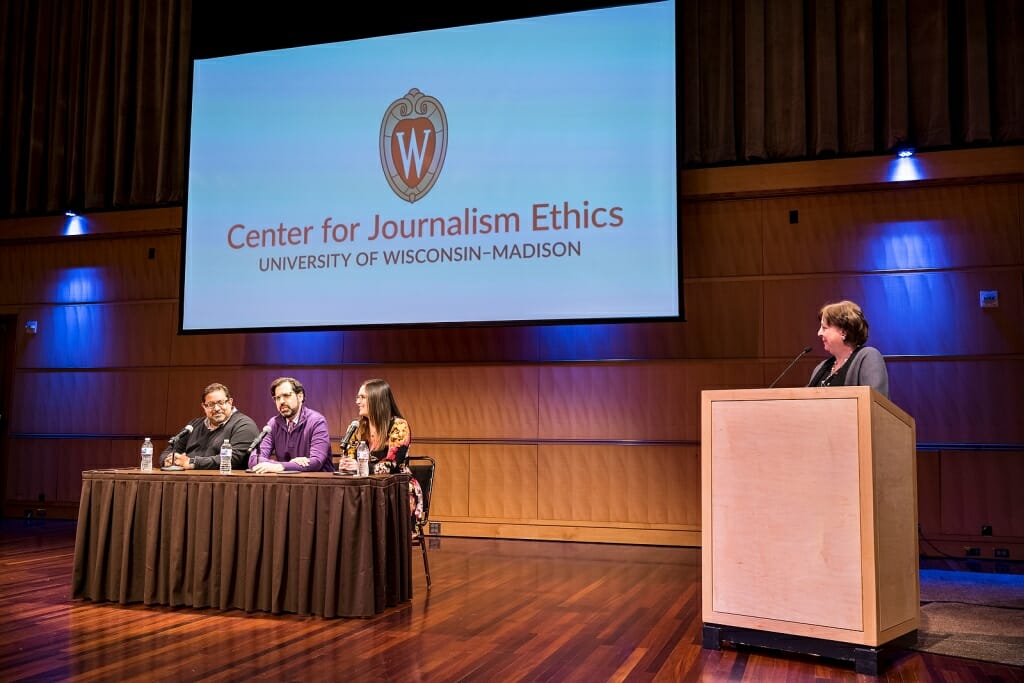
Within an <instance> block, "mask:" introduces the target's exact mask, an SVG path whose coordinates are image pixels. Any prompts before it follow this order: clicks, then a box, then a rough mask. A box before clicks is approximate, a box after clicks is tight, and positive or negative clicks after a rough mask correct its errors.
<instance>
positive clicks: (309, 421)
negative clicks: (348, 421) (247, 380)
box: [249, 377, 334, 473]
mask: <svg viewBox="0 0 1024 683" xmlns="http://www.w3.org/2000/svg"><path fill="white" fill-rule="evenodd" d="M270 395H271V396H272V397H273V399H274V404H275V405H276V406H277V415H275V416H274V417H272V418H271V419H270V422H268V423H267V426H269V427H270V431H269V432H268V433H267V434H266V435H265V436H264V437H263V440H262V441H260V444H259V446H258V448H257V449H256V450H255V451H253V452H252V455H250V456H249V468H250V469H251V470H252V471H253V472H259V473H268V472H321V471H322V472H333V471H334V463H333V462H332V461H331V435H330V433H329V432H328V430H327V418H325V417H324V416H323V415H321V414H320V413H318V412H317V411H315V410H313V409H312V408H310V407H308V406H307V405H306V390H305V388H304V387H303V386H302V383H301V382H299V380H297V379H294V378H292V377H278V378H277V379H275V380H274V381H273V383H272V384H271V385H270Z"/></svg>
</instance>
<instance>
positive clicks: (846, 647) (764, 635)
mask: <svg viewBox="0 0 1024 683" xmlns="http://www.w3.org/2000/svg"><path fill="white" fill-rule="evenodd" d="M723 642H724V643H731V644H733V645H750V646H753V647H763V648H768V649H772V650H782V651H783V652H795V653H798V654H806V655H815V656H818V657H827V658H829V659H838V660H842V661H848V662H853V664H854V668H855V669H856V671H857V673H859V674H865V675H868V676H877V675H878V674H879V672H880V671H882V670H883V669H885V667H886V665H887V664H888V663H889V662H890V661H891V660H892V658H893V657H894V655H896V654H897V653H898V652H899V651H901V650H905V649H907V648H908V647H910V646H912V645H913V644H914V643H915V642H917V631H916V630H915V631H911V632H910V633H906V634H904V635H902V636H899V637H897V638H894V639H893V640H890V641H889V642H887V643H884V644H882V645H879V646H877V647H872V646H870V645H860V644H857V643H844V642H841V641H838V640H823V639H821V638H809V637H807V636H794V635H791V634H788V633H775V632H773V631H759V630H757V629H751V628H740V627H737V626H722V625H719V624H704V634H703V639H702V642H701V645H702V646H703V647H704V648H705V649H707V650H721V649H722V643H723Z"/></svg>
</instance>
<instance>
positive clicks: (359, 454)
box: [356, 441, 370, 477]
mask: <svg viewBox="0 0 1024 683" xmlns="http://www.w3.org/2000/svg"><path fill="white" fill-rule="evenodd" d="M356 465H358V470H357V474H358V475H359V476H360V477H368V476H370V447H369V446H367V445H366V442H365V441H360V442H359V446H358V447H357V448H356Z"/></svg>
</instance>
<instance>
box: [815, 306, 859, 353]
mask: <svg viewBox="0 0 1024 683" xmlns="http://www.w3.org/2000/svg"><path fill="white" fill-rule="evenodd" d="M818 317H819V320H821V321H822V322H825V323H827V324H828V325H830V326H832V327H837V328H839V329H840V330H842V331H843V332H844V335H843V339H845V340H846V342H847V343H848V344H852V345H853V346H860V345H861V344H863V343H864V342H866V341H867V340H868V321H867V318H865V317H864V311H862V310H861V308H860V306H858V305H857V304H855V303H854V302H852V301H845V300H844V301H837V302H836V303H834V304H825V305H824V306H822V307H821V310H820V311H818Z"/></svg>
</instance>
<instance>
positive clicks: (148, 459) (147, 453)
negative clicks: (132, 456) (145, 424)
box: [139, 436, 153, 472]
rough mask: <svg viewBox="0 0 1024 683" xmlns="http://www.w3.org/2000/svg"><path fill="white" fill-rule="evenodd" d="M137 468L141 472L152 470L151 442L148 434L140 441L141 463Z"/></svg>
mask: <svg viewBox="0 0 1024 683" xmlns="http://www.w3.org/2000/svg"><path fill="white" fill-rule="evenodd" d="M139 469H140V470H142V471H143V472H152V471H153V442H152V440H150V438H149V437H148V436H147V437H146V440H145V441H143V442H142V464H141V465H139Z"/></svg>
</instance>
